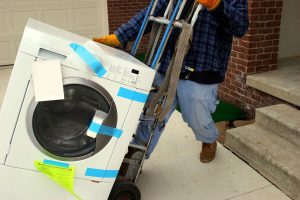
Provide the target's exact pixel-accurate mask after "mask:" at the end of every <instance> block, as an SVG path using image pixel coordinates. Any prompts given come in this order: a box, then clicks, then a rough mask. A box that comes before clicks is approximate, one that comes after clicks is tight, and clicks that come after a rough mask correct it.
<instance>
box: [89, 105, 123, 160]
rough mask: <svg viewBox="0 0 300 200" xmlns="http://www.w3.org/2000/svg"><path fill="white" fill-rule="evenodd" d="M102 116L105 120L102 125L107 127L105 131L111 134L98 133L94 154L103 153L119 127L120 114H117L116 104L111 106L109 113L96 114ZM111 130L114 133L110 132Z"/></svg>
mask: <svg viewBox="0 0 300 200" xmlns="http://www.w3.org/2000/svg"><path fill="white" fill-rule="evenodd" d="M97 114H98V115H100V118H102V119H103V121H102V124H100V125H102V126H103V127H105V128H104V129H106V130H107V129H108V130H109V131H108V132H109V133H103V132H102V131H101V129H100V131H99V132H98V134H97V136H96V148H95V151H94V154H96V153H98V152H99V151H101V150H102V149H103V148H104V147H105V146H106V145H107V144H108V142H109V141H110V140H111V138H112V137H113V131H114V129H115V128H116V126H117V122H118V113H117V107H116V105H115V103H113V102H112V103H111V105H110V110H109V112H108V113H105V112H103V111H100V112H98V113H97V112H96V113H95V115H97ZM110 130H111V131H112V132H110Z"/></svg>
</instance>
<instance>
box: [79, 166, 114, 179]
mask: <svg viewBox="0 0 300 200" xmlns="http://www.w3.org/2000/svg"><path fill="white" fill-rule="evenodd" d="M118 173H119V170H103V169H94V168H87V169H86V171H85V176H90V177H97V178H116V177H117V176H118Z"/></svg>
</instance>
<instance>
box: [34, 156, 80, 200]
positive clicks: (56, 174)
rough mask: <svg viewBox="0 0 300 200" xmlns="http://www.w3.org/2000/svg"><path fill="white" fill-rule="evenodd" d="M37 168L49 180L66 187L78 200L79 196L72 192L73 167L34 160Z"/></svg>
mask: <svg viewBox="0 0 300 200" xmlns="http://www.w3.org/2000/svg"><path fill="white" fill-rule="evenodd" d="M34 165H35V167H36V169H37V170H39V171H40V172H42V173H43V174H45V175H46V176H48V177H49V178H50V179H51V180H53V181H54V182H56V183H57V184H58V185H60V186H61V187H63V188H64V189H66V190H67V191H68V192H70V193H71V194H72V195H74V196H75V197H76V198H77V199H78V200H80V199H81V198H80V197H79V196H77V195H76V194H75V193H74V176H75V167H74V166H70V167H67V168H63V167H58V166H53V165H48V164H45V163H43V162H41V161H34Z"/></svg>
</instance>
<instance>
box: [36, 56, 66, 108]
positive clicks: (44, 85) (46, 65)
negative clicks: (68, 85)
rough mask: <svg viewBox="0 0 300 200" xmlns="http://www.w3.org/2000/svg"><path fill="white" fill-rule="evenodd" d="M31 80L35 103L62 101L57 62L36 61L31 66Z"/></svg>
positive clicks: (59, 68)
mask: <svg viewBox="0 0 300 200" xmlns="http://www.w3.org/2000/svg"><path fill="white" fill-rule="evenodd" d="M32 79H33V87H34V93H35V99H36V101H38V102H40V101H54V100H61V99H64V88H63V81H62V73H61V66H60V61H59V60H46V61H37V62H34V63H33V64H32Z"/></svg>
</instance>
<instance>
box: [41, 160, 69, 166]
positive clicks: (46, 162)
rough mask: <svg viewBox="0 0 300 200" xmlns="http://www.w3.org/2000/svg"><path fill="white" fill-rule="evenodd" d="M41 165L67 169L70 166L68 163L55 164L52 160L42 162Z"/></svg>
mask: <svg viewBox="0 0 300 200" xmlns="http://www.w3.org/2000/svg"><path fill="white" fill-rule="evenodd" d="M43 163H44V164H46V165H52V166H56V167H62V168H68V167H69V166H70V165H69V164H68V163H63V162H57V161H53V160H44V162H43Z"/></svg>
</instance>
